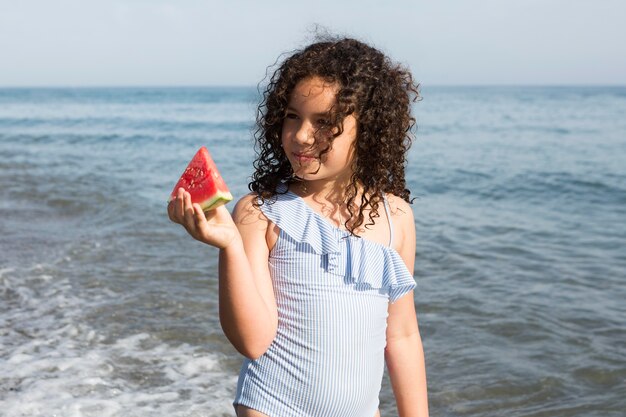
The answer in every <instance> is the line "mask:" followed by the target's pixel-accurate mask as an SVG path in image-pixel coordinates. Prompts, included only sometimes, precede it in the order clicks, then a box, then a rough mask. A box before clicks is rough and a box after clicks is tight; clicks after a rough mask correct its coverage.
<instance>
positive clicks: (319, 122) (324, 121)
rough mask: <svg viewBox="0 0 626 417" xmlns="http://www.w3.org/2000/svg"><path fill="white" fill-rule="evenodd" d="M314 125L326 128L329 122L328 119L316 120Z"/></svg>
mask: <svg viewBox="0 0 626 417" xmlns="http://www.w3.org/2000/svg"><path fill="white" fill-rule="evenodd" d="M315 123H316V124H317V126H319V127H320V128H326V127H329V126H330V120H328V119H317V120H316V121H315Z"/></svg>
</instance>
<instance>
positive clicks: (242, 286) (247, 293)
mask: <svg viewBox="0 0 626 417" xmlns="http://www.w3.org/2000/svg"><path fill="white" fill-rule="evenodd" d="M219 313H220V323H221V325H222V329H223V331H224V334H225V335H226V337H227V338H228V340H229V341H230V342H231V343H232V345H233V346H234V347H235V349H237V350H238V351H239V352H240V353H241V354H242V355H245V356H247V357H248V358H251V359H256V358H258V357H259V356H261V355H262V354H263V353H264V352H265V351H266V350H267V348H268V347H269V345H270V344H271V343H272V341H273V340H274V337H275V335H276V327H277V318H276V313H275V312H273V311H272V309H271V308H270V307H269V306H268V304H267V302H266V300H264V299H263V297H262V296H261V291H259V288H258V287H257V284H256V282H255V279H254V275H253V272H252V269H251V267H250V263H249V262H248V258H247V256H246V253H245V251H244V246H243V243H242V241H241V238H240V237H238V238H236V239H235V240H234V241H233V242H232V243H231V244H230V245H229V246H228V247H227V248H225V249H222V250H220V255H219Z"/></svg>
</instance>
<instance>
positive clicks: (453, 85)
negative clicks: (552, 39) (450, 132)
mask: <svg viewBox="0 0 626 417" xmlns="http://www.w3.org/2000/svg"><path fill="white" fill-rule="evenodd" d="M258 86H259V85H253V84H224V85H216V84H75V85H71V84H67V85H66V84H59V85H26V84H25V85H0V89H2V90H10V89H16V90H17V89H106V88H110V89H139V88H146V89H149V88H155V89H156V88H159V89H166V88H181V89H183V88H245V89H248V88H254V89H258ZM419 87H420V88H431V87H437V88H441V87H443V88H476V87H491V88H503V87H504V88H511V87H530V88H537V87H543V88H545V87H556V88H572V87H576V88H616V87H626V83H624V84H600V83H598V84H558V83H552V84H550V83H536V84H535V83H519V84H509V83H502V84H496V83H494V84H487V83H476V84H462V83H458V84H457V83H449V84H445V83H433V84H427V85H424V83H419Z"/></svg>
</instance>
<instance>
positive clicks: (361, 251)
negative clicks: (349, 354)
mask: <svg viewBox="0 0 626 417" xmlns="http://www.w3.org/2000/svg"><path fill="white" fill-rule="evenodd" d="M285 191H286V189H285V188H283V189H281V190H279V194H277V195H276V201H274V202H271V203H264V204H262V205H261V211H262V212H263V214H265V215H266V216H267V218H268V219H270V220H271V221H272V222H273V223H274V224H276V225H277V226H278V227H279V228H280V229H281V230H282V231H283V233H286V234H287V235H289V236H290V237H291V238H292V239H293V240H295V241H297V242H305V243H307V244H308V245H310V247H311V248H312V249H313V251H314V252H315V253H316V254H318V255H321V256H323V257H324V258H325V262H324V266H325V268H326V270H327V271H328V272H333V273H338V274H345V276H346V277H348V278H349V280H350V282H351V283H353V284H355V285H356V286H357V287H365V288H372V289H382V290H384V291H385V292H386V293H387V294H388V295H389V299H390V302H392V303H393V302H394V301H396V300H397V299H398V298H400V297H401V296H402V295H404V294H406V293H408V292H409V291H411V290H412V289H413V288H415V286H416V284H415V280H414V279H413V276H412V275H411V273H410V272H409V270H408V269H407V267H406V265H405V264H404V261H403V260H402V258H401V257H400V255H399V254H398V252H396V251H395V250H394V249H393V248H390V247H387V246H384V245H382V244H380V243H376V242H372V241H369V240H367V239H363V238H358V237H354V236H350V233H349V232H347V231H344V230H341V229H338V228H336V227H334V226H333V225H331V224H330V223H329V222H328V220H326V219H324V218H323V217H322V216H321V215H320V214H318V213H316V212H315V211H314V210H313V209H312V208H311V207H309V206H308V205H307V204H306V203H305V202H304V200H302V198H301V197H299V196H297V195H296V194H294V193H292V192H286V193H285V194H280V192H285ZM344 245H345V246H344ZM343 250H345V251H346V256H344V254H343Z"/></svg>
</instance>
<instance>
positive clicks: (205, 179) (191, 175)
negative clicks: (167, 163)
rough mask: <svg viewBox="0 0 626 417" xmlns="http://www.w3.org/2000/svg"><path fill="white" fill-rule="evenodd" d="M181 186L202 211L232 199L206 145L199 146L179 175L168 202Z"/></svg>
mask: <svg viewBox="0 0 626 417" xmlns="http://www.w3.org/2000/svg"><path fill="white" fill-rule="evenodd" d="M180 187H183V188H184V189H185V190H186V191H188V192H189V194H191V202H192V203H198V204H200V207H202V210H203V211H205V212H206V211H210V210H213V209H214V208H217V207H219V206H221V205H222V204H226V203H228V202H229V201H230V200H232V199H233V196H232V194H231V193H230V191H229V190H228V187H227V186H226V183H225V182H224V179H223V178H222V176H221V175H220V173H219V171H218V170H217V166H215V162H213V158H211V154H210V153H209V150H208V149H207V148H206V147H204V146H203V147H201V148H200V149H199V150H198V152H196V154H195V155H194V157H193V159H192V160H191V162H189V165H187V168H186V169H185V172H183V175H182V176H181V177H180V179H179V180H178V182H177V183H176V186H175V187H174V191H172V194H171V195H170V198H169V200H168V203H169V202H170V201H172V200H173V199H174V198H175V197H176V194H177V192H178V189H179V188H180Z"/></svg>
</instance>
